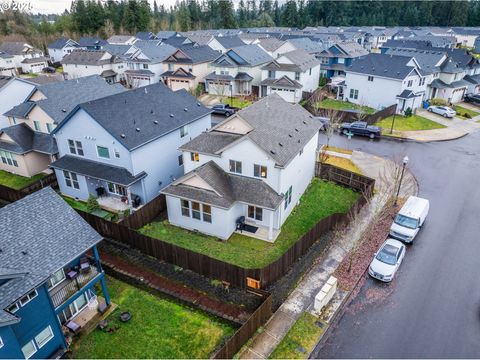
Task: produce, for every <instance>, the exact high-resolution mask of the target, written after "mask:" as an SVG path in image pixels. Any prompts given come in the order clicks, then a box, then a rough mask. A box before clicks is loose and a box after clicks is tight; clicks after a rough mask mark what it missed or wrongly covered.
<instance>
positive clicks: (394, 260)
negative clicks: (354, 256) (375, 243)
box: [368, 239, 405, 282]
mask: <svg viewBox="0 0 480 360" xmlns="http://www.w3.org/2000/svg"><path fill="white" fill-rule="evenodd" d="M404 257H405V245H404V244H402V243H401V242H400V241H398V240H395V239H387V240H386V241H385V242H384V243H383V244H382V246H381V247H380V249H379V250H378V251H377V252H376V253H375V255H374V257H373V260H372V262H371V263H370V266H369V267H368V274H369V275H370V276H371V277H373V278H375V279H378V280H380V281H383V282H390V281H392V280H393V277H394V276H395V273H396V272H397V270H398V268H399V267H400V264H401V263H402V261H403V258H404Z"/></svg>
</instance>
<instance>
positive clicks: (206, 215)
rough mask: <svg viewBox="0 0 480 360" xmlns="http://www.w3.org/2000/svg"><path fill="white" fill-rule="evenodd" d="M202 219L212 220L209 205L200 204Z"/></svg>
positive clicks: (209, 221)
mask: <svg viewBox="0 0 480 360" xmlns="http://www.w3.org/2000/svg"><path fill="white" fill-rule="evenodd" d="M202 213H203V221H205V222H208V223H211V222H212V207H211V206H210V205H205V204H202Z"/></svg>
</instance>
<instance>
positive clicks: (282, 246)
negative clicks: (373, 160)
mask: <svg viewBox="0 0 480 360" xmlns="http://www.w3.org/2000/svg"><path fill="white" fill-rule="evenodd" d="M358 196H359V195H358V193H355V192H353V191H352V190H350V189H346V188H344V187H341V186H338V185H335V184H334V183H332V182H327V181H322V180H319V179H317V178H314V179H313V180H312V183H311V184H310V186H309V187H308V189H307V190H306V191H305V193H304V194H303V196H302V199H301V202H300V204H299V205H298V206H297V207H296V208H295V209H294V210H293V211H292V213H291V214H290V216H289V217H288V219H287V220H286V221H285V223H284V224H283V226H282V231H281V232H280V235H279V236H278V238H277V239H276V240H275V242H274V243H273V244H272V243H268V242H266V241H262V240H258V239H254V238H251V237H248V236H245V235H241V234H237V233H234V234H233V235H232V236H231V237H230V239H228V240H227V241H218V239H217V238H215V237H213V236H208V235H203V234H201V233H193V232H191V231H188V230H185V229H182V228H179V227H176V226H173V225H170V224H169V223H168V221H163V222H154V223H150V224H148V225H145V226H144V227H143V228H142V229H140V230H139V231H140V232H141V233H143V234H145V235H148V236H151V237H154V238H157V239H162V240H163V241H166V242H170V243H172V244H175V245H178V246H181V247H184V248H187V249H190V250H193V251H196V252H199V253H201V254H205V255H208V256H211V257H213V258H216V259H219V260H222V261H225V262H228V263H231V264H235V265H238V266H241V267H244V268H260V267H263V266H265V265H268V264H270V263H271V262H273V261H274V260H276V259H277V258H279V257H280V256H281V255H282V254H283V253H284V252H285V251H287V249H288V248H289V247H290V246H291V245H292V244H294V243H295V242H296V241H297V240H298V239H299V238H300V237H301V236H302V235H303V234H305V233H306V232H307V231H308V230H310V229H311V228H312V227H313V225H315V224H316V223H317V222H318V221H319V220H320V219H323V218H324V217H326V216H328V215H331V214H335V213H345V212H347V211H348V210H349V209H350V207H351V206H352V204H353V203H354V202H355V201H356V200H357V198H358Z"/></svg>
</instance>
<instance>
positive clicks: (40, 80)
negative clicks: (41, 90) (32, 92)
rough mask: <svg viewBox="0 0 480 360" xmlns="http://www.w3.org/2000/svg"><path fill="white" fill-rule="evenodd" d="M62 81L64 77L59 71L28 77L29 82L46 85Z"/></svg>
mask: <svg viewBox="0 0 480 360" xmlns="http://www.w3.org/2000/svg"><path fill="white" fill-rule="evenodd" d="M23 80H25V79H23ZM61 81H64V78H63V76H62V75H61V74H58V73H57V74H49V75H40V76H37V77H34V78H29V79H28V82H31V83H34V84H37V85H46V84H52V83H58V82H61Z"/></svg>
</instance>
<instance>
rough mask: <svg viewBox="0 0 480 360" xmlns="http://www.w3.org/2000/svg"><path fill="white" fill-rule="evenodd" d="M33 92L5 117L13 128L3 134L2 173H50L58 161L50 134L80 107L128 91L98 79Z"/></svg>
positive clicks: (0, 143)
mask: <svg viewBox="0 0 480 360" xmlns="http://www.w3.org/2000/svg"><path fill="white" fill-rule="evenodd" d="M12 88H13V87H12ZM31 89H32V90H31V92H30V94H29V95H28V96H27V97H26V99H25V101H24V102H22V103H21V104H19V105H17V106H14V107H13V108H12V109H10V110H8V111H7V112H6V113H4V115H5V116H7V117H8V120H9V123H10V126H9V127H6V128H4V129H2V130H1V131H0V160H1V161H0V169H2V170H5V171H8V172H11V173H14V174H18V175H22V176H27V177H30V176H33V175H35V174H38V173H40V172H45V171H47V170H48V167H49V165H50V163H51V162H52V161H54V160H55V159H56V155H57V153H58V150H57V146H56V144H55V140H54V138H53V137H52V136H51V135H50V133H51V132H52V131H53V129H54V128H55V127H56V126H58V124H60V123H61V122H62V121H63V119H64V118H65V117H66V116H67V115H68V113H69V112H70V111H71V110H73V108H74V107H75V106H76V105H78V104H79V103H81V102H85V101H90V100H94V99H98V98H101V97H105V96H108V95H112V94H117V93H119V92H123V91H124V90H125V89H124V88H123V86H121V85H118V84H116V85H109V84H107V83H106V82H105V81H104V80H103V79H102V78H101V77H99V76H96V75H94V76H90V77H85V78H81V79H76V80H69V81H63V82H57V83H51V84H46V85H40V86H35V87H31Z"/></svg>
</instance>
